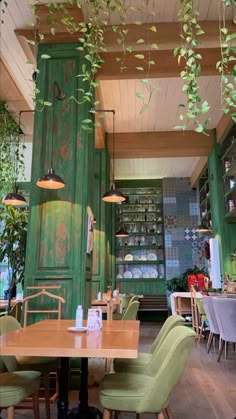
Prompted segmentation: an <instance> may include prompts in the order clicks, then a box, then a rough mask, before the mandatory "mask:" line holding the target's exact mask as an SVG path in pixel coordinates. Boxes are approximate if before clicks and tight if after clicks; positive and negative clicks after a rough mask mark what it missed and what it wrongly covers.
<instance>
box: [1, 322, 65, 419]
mask: <svg viewBox="0 0 236 419" xmlns="http://www.w3.org/2000/svg"><path fill="white" fill-rule="evenodd" d="M20 328H21V325H20V323H18V321H17V320H16V319H15V318H14V317H12V316H3V317H1V318H0V335H4V334H6V333H8V332H11V331H14V330H18V329H20ZM2 358H3V361H4V363H5V365H6V368H7V370H8V371H9V372H13V371H25V370H27V371H28V370H34V371H40V373H41V374H42V375H43V378H44V389H45V390H44V392H45V407H46V418H47V419H50V380H49V375H50V372H51V371H56V370H57V358H53V357H43V356H42V357H40V356H17V355H16V356H7V355H6V356H3V357H2Z"/></svg>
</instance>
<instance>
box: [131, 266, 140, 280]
mask: <svg viewBox="0 0 236 419" xmlns="http://www.w3.org/2000/svg"><path fill="white" fill-rule="evenodd" d="M132 275H133V278H141V276H142V272H141V271H140V269H138V268H134V269H132Z"/></svg>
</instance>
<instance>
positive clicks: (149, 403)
mask: <svg viewBox="0 0 236 419" xmlns="http://www.w3.org/2000/svg"><path fill="white" fill-rule="evenodd" d="M195 337H196V334H195V332H194V331H193V330H192V329H189V328H188V327H186V326H177V327H175V328H174V329H172V330H171V331H170V333H169V334H168V336H167V337H166V339H165V341H164V342H163V343H162V345H161V346H160V348H159V350H158V351H157V352H158V353H156V357H155V359H153V360H152V371H151V372H152V374H150V369H149V371H146V375H149V376H150V375H151V376H152V377H153V380H151V382H150V380H149V381H148V384H147V383H146V384H145V375H144V381H143V389H144V394H143V397H142V398H141V399H140V402H139V404H138V406H137V410H136V411H137V412H139V413H141V412H160V411H162V409H163V406H167V405H168V399H169V396H170V393H171V390H172V388H173V387H174V386H175V384H176V383H177V382H178V380H179V379H180V377H181V375H182V372H183V370H184V367H185V365H186V361H187V359H188V356H189V354H190V352H191V350H192V347H193V344H194V341H195ZM152 358H153V357H152Z"/></svg>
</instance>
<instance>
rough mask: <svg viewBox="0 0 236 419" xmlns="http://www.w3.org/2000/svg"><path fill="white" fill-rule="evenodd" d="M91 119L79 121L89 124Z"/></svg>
mask: <svg viewBox="0 0 236 419" xmlns="http://www.w3.org/2000/svg"><path fill="white" fill-rule="evenodd" d="M91 122H92V121H91V119H88V118H87V119H83V121H81V123H82V124H91Z"/></svg>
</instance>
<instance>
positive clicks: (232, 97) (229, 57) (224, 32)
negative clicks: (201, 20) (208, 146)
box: [216, 0, 236, 122]
mask: <svg viewBox="0 0 236 419" xmlns="http://www.w3.org/2000/svg"><path fill="white" fill-rule="evenodd" d="M233 6H234V7H235V0H221V1H220V3H219V16H220V19H219V32H220V51H221V60H220V61H218V62H217V63H216V68H217V69H218V71H219V73H220V75H221V105H222V110H223V112H224V113H225V114H230V115H231V117H232V119H233V121H234V122H236V65H233V68H231V67H232V66H231V64H234V63H235V61H236V57H235V52H236V48H233V47H232V41H233V40H234V39H235V38H236V32H233V33H230V32H229V30H228V28H227V27H226V21H225V11H226V7H233Z"/></svg>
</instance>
